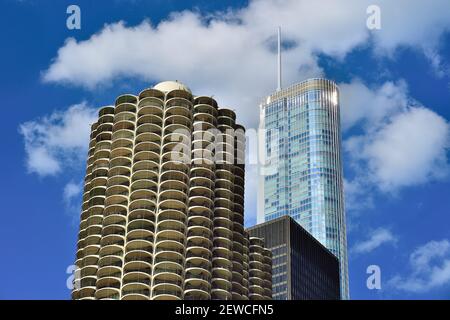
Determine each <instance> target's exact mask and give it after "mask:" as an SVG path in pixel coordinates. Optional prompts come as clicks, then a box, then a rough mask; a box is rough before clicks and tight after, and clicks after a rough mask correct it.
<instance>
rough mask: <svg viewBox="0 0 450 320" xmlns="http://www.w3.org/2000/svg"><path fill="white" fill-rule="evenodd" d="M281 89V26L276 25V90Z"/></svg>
mask: <svg viewBox="0 0 450 320" xmlns="http://www.w3.org/2000/svg"><path fill="white" fill-rule="evenodd" d="M280 90H281V27H280V26H279V27H278V86H277V91H280Z"/></svg>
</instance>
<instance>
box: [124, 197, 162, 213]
mask: <svg viewBox="0 0 450 320" xmlns="http://www.w3.org/2000/svg"><path fill="white" fill-rule="evenodd" d="M155 207H156V205H155V201H153V200H151V199H138V200H134V201H131V202H130V206H129V210H130V212H131V211H133V210H136V209H145V210H150V211H152V212H155Z"/></svg>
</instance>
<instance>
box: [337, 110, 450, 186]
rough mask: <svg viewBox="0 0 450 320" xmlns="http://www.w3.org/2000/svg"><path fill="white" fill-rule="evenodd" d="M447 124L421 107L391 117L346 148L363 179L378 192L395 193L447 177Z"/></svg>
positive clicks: (448, 125)
mask: <svg viewBox="0 0 450 320" xmlns="http://www.w3.org/2000/svg"><path fill="white" fill-rule="evenodd" d="M449 137H450V124H449V123H448V122H447V121H446V120H445V119H444V118H442V117H441V116H439V115H438V114H436V113H435V112H433V111H431V110H430V109H427V108H424V107H411V108H408V109H407V110H406V111H404V112H400V113H398V114H397V115H395V116H393V117H392V118H391V119H390V120H389V122H387V123H385V124H383V125H381V127H380V128H379V129H378V130H375V131H374V132H370V134H366V135H363V136H355V137H351V138H349V139H348V140H347V141H346V144H345V148H346V151H347V152H348V153H349V154H350V156H351V158H352V159H353V161H355V162H356V163H357V165H358V166H362V167H363V168H364V169H363V170H365V169H368V171H367V174H366V178H367V179H368V180H369V181H370V182H371V183H373V184H375V185H376V186H377V187H378V188H379V189H380V190H381V191H385V192H395V191H396V190H398V189H399V188H402V187H405V186H414V185H419V184H422V183H425V182H428V181H434V180H439V179H442V178H444V177H446V176H447V174H448V171H449V165H448V160H447V151H448V147H449Z"/></svg>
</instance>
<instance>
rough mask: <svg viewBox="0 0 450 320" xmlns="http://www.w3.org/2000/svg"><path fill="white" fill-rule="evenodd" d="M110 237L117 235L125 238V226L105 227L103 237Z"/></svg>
mask: <svg viewBox="0 0 450 320" xmlns="http://www.w3.org/2000/svg"><path fill="white" fill-rule="evenodd" d="M109 235H116V236H122V237H124V236H125V226H123V225H120V224H111V225H108V226H104V227H103V230H102V236H103V237H106V236H109Z"/></svg>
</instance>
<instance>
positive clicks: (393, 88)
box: [339, 79, 411, 131]
mask: <svg viewBox="0 0 450 320" xmlns="http://www.w3.org/2000/svg"><path fill="white" fill-rule="evenodd" d="M339 88H340V91H341V105H342V108H341V120H342V128H343V130H344V131H345V130H348V129H351V128H352V127H353V126H355V125H358V124H361V123H362V124H363V126H365V129H366V130H373V128H374V127H378V126H379V125H380V124H383V123H384V122H386V121H387V120H388V119H389V118H390V117H391V116H392V115H394V114H397V113H398V112H402V111H405V110H406V109H407V107H408V106H409V105H410V103H411V102H410V98H409V97H408V88H407V85H406V83H405V81H403V80H399V81H397V82H392V81H388V82H385V83H384V84H382V85H381V86H379V87H375V88H369V87H367V86H366V85H365V84H364V83H363V82H362V81H361V80H360V79H354V80H353V81H351V82H350V83H341V84H340V85H339Z"/></svg>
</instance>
